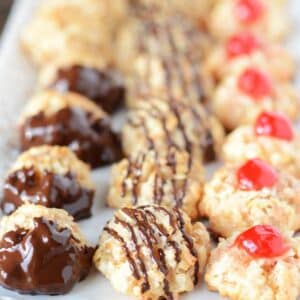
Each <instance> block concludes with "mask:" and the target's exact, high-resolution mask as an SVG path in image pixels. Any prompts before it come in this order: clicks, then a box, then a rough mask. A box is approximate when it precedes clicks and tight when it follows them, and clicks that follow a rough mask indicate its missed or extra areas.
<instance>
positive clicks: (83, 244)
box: [0, 204, 300, 300]
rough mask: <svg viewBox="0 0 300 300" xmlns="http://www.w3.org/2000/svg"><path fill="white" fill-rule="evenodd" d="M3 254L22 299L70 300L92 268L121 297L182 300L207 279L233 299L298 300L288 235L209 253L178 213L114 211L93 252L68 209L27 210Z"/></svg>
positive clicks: (204, 238)
mask: <svg viewBox="0 0 300 300" xmlns="http://www.w3.org/2000/svg"><path fill="white" fill-rule="evenodd" d="M0 250H1V251H0V253H1V256H0V267H1V273H0V283H1V285H2V286H3V287H5V288H8V289H12V290H16V291H18V292H20V293H22V294H48V295H59V294H65V293H67V292H69V291H70V290H71V289H72V288H73V286H74V285H75V284H76V283H77V282H78V281H81V280H83V279H84V278H86V277H87V276H88V274H89V272H90V269H91V267H92V264H93V262H94V265H95V267H96V268H97V269H99V270H100V271H101V272H102V273H103V274H104V275H105V276H106V277H107V278H109V280H110V281H111V283H112V285H113V287H114V288H115V289H116V290H118V291H120V292H122V293H124V294H127V295H130V296H134V297H137V298H140V299H162V297H163V299H168V300H172V299H178V296H179V294H181V293H184V292H188V291H192V290H193V289H194V288H195V286H196V285H197V284H198V283H199V281H200V280H201V279H202V276H203V273H204V272H205V280H206V282H207V283H208V286H209V287H210V288H211V289H218V290H219V292H220V293H221V295H222V296H225V297H229V298H230V299H243V300H244V299H247V300H248V299H251V300H252V299H270V300H271V299H288V300H292V299H295V300H296V299H297V297H298V295H299V294H300V285H299V279H300V260H299V254H300V240H299V238H297V237H292V234H291V232H286V231H283V232H280V231H279V230H278V229H276V227H274V226H271V225H255V226H253V227H250V228H248V229H247V230H245V231H242V232H236V233H234V234H233V235H232V236H231V237H230V238H228V239H222V240H220V241H219V244H218V246H217V248H215V249H214V250H212V251H211V244H210V238H209V233H208V232H207V230H206V228H205V227H204V225H203V224H202V223H200V222H194V223H192V222H191V220H190V219H189V217H188V216H187V215H186V214H185V213H184V212H183V211H181V210H180V209H178V208H174V209H170V210H167V209H166V208H164V207H162V206H156V205H148V206H147V205H146V206H137V207H134V208H123V209H120V210H117V211H116V212H115V215H114V217H113V218H112V219H111V220H110V221H109V222H108V223H107V224H106V225H105V227H104V229H103V231H102V234H101V236H100V240H99V244H98V246H97V247H96V248H95V247H92V246H91V245H90V244H89V243H88V242H87V241H86V239H85V237H84V236H83V235H82V233H81V231H80V229H79V227H78V225H77V224H76V223H75V222H74V221H73V218H72V217H71V216H70V215H69V214H68V213H67V212H66V211H65V210H62V209H56V208H46V207H44V206H41V205H33V204H25V205H23V206H21V207H19V208H18V209H17V210H16V211H15V212H14V213H13V214H12V215H10V216H8V217H3V219H2V220H1V231H0ZM145 297H146V298H145Z"/></svg>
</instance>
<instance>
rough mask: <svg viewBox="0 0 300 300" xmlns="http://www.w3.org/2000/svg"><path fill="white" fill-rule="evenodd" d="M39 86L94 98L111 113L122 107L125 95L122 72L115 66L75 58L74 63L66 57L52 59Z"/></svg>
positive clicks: (43, 71)
mask: <svg viewBox="0 0 300 300" xmlns="http://www.w3.org/2000/svg"><path fill="white" fill-rule="evenodd" d="M39 86H40V88H41V89H45V88H49V89H54V90H57V91H59V92H62V93H66V92H74V93H78V94H80V95H83V96H85V97H87V98H89V99H90V100H93V102H95V103H96V104H98V105H99V106H100V107H101V108H102V109H103V110H105V111H106V112H108V113H112V112H114V111H115V110H117V109H118V108H120V106H121V105H122V104H123V102H124V99H125V83H124V80H123V77H122V75H121V74H120V73H119V72H118V71H117V70H115V69H113V68H109V67H104V68H99V67H98V66H97V65H96V64H95V65H93V64H85V63H83V64H82V63H80V62H79V63H77V62H76V61H75V63H71V64H68V63H64V61H61V62H56V63H50V64H48V65H46V66H45V67H44V68H43V69H42V71H41V73H40V83H39Z"/></svg>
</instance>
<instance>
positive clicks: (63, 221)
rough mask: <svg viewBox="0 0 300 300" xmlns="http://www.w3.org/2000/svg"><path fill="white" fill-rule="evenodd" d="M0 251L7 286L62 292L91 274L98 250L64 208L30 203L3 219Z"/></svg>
mask: <svg viewBox="0 0 300 300" xmlns="http://www.w3.org/2000/svg"><path fill="white" fill-rule="evenodd" d="M0 251H1V256H0V267H1V274H0V284H1V285H2V286H3V287H5V288H8V289H11V290H16V291H18V292H20V293H22V294H48V295H58V294H65V293H67V292H69V291H70V290H71V289H72V288H73V286H74V285H75V284H76V283H77V282H78V281H80V280H82V279H84V278H85V277H86V276H87V275H88V273H89V271H90V268H91V266H92V256H93V252H94V249H93V248H92V247H90V246H89V245H88V243H87V241H86V240H85V238H84V237H83V235H82V233H81V232H80V229H79V227H78V225H77V224H76V223H75V222H74V221H73V218H72V217H71V216H70V215H68V213H67V212H65V211H64V210H61V209H55V208H46V207H44V206H40V205H31V204H26V205H23V206H21V207H20V208H18V209H17V210H16V211H15V212H14V213H13V214H12V215H10V216H9V217H3V219H2V220H1V229H0Z"/></svg>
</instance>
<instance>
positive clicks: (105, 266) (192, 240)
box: [94, 206, 210, 300]
mask: <svg viewBox="0 0 300 300" xmlns="http://www.w3.org/2000/svg"><path fill="white" fill-rule="evenodd" d="M209 249H210V243H209V235H208V233H207V231H206V229H205V227H204V226H203V225H202V224H201V223H199V222H196V223H194V224H192V223H191V222H190V220H189V218H188V217H187V215H186V214H185V213H183V212H181V211H180V210H178V209H174V210H170V211H168V210H166V209H165V208H163V207H160V206H141V207H137V208H123V209H121V210H118V211H117V212H116V213H115V216H114V217H113V219H112V220H111V221H109V222H108V223H107V225H106V226H105V227H104V230H103V233H102V235H101V237H100V241H99V246H98V249H97V251H96V253H95V255H94V263H95V266H96V268H97V269H98V270H99V271H101V272H102V273H103V274H104V276H105V277H107V278H108V279H109V280H110V282H111V284H112V285H113V287H114V288H115V289H116V290H118V291H119V292H121V293H124V294H127V295H130V296H135V297H138V298H142V299H153V300H154V299H155V300H158V299H161V298H165V299H177V298H178V295H179V294H181V293H183V292H187V291H191V290H193V289H194V287H195V285H196V284H197V282H198V280H199V279H200V276H201V274H202V273H203V271H204V268H205V264H206V261H207V258H208V253H209Z"/></svg>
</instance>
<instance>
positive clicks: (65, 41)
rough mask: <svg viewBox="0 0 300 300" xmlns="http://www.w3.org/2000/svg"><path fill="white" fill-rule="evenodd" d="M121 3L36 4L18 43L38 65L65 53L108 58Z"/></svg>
mask: <svg viewBox="0 0 300 300" xmlns="http://www.w3.org/2000/svg"><path fill="white" fill-rule="evenodd" d="M125 5H126V2H125V1H123V0H115V1H107V0H104V1H98V0H52V1H49V2H47V3H45V4H43V5H41V6H40V7H38V9H37V12H36V14H35V16H34V17H33V19H32V21H31V22H30V24H29V25H28V26H27V28H26V30H25V31H24V34H23V36H22V44H23V46H24V48H25V50H26V51H27V52H28V53H29V54H30V56H31V58H32V60H33V61H34V62H35V63H36V64H38V65H39V66H42V65H44V64H48V63H49V62H50V61H52V60H55V59H57V56H65V55H68V53H69V52H75V53H84V54H86V55H97V56H98V58H99V60H101V59H103V61H110V60H111V59H112V40H113V36H114V34H115V30H116V28H117V27H118V26H119V25H120V22H122V20H123V19H124V18H125V14H126V12H127V10H126V7H125ZM103 24H105V26H103Z"/></svg>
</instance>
